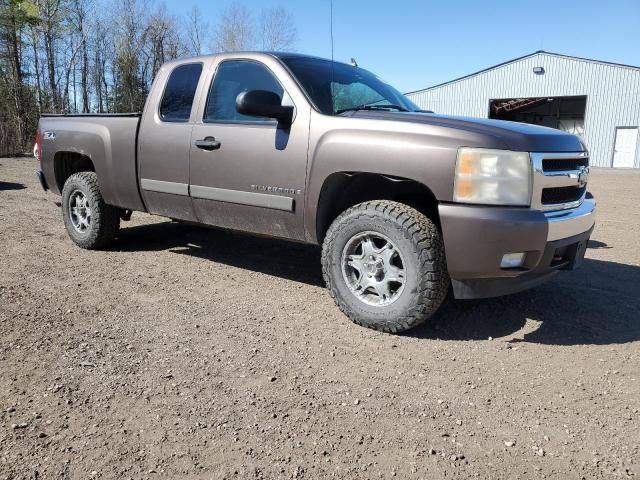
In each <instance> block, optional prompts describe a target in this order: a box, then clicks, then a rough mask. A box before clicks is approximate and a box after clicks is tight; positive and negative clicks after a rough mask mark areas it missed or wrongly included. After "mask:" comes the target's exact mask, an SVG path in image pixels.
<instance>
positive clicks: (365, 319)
mask: <svg viewBox="0 0 640 480" xmlns="http://www.w3.org/2000/svg"><path fill="white" fill-rule="evenodd" d="M322 271H323V275H324V279H325V282H326V283H327V286H328V288H329V291H330V292H331V296H332V297H333V299H334V300H335V302H336V304H337V305H338V307H340V309H341V310H342V311H343V312H344V313H345V314H346V315H347V316H348V317H349V318H350V319H351V320H352V321H353V322H355V323H357V324H358V325H362V326H365V327H369V328H373V329H376V330H381V331H384V332H391V333H397V332H403V331H406V330H409V329H411V328H413V327H415V326H417V325H419V324H420V323H422V322H424V321H425V320H427V319H428V318H429V317H431V315H433V314H434V313H435V312H436V310H437V309H438V308H439V307H440V305H441V304H442V302H443V301H444V299H445V298H446V296H447V291H448V288H449V275H448V273H447V267H446V261H445V255H444V245H443V242H442V236H441V234H440V232H439V231H438V228H437V227H436V225H435V224H434V223H433V222H432V221H431V220H430V219H429V218H427V217H426V216H425V215H423V214H422V213H420V212H418V211H417V210H415V209H413V208H411V207H409V206H407V205H404V204H402V203H398V202H392V201H386V200H377V201H371V202H365V203H361V204H358V205H355V206H354V207H351V208H350V209H348V210H346V211H345V212H344V213H342V214H341V215H340V216H339V217H338V218H337V219H336V220H335V221H334V222H333V223H332V224H331V227H330V228H329V230H328V232H327V235H326V237H325V240H324V243H323V246H322Z"/></svg>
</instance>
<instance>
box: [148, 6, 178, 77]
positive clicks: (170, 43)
mask: <svg viewBox="0 0 640 480" xmlns="http://www.w3.org/2000/svg"><path fill="white" fill-rule="evenodd" d="M178 32H179V30H178V22H177V20H176V19H175V18H174V17H173V16H171V15H169V14H168V13H167V9H166V7H165V5H164V4H161V5H160V7H159V8H158V9H157V10H156V11H154V12H153V13H152V14H151V16H150V17H149V19H148V20H147V23H146V26H145V28H144V32H143V34H142V42H143V44H144V54H145V56H146V59H145V60H146V61H145V62H144V63H145V73H147V75H145V76H144V77H143V78H144V80H145V82H146V84H147V86H150V85H151V82H152V81H153V77H155V75H156V73H157V72H158V70H160V67H162V64H163V63H165V62H167V61H169V60H174V59H176V58H178V56H179V55H180V53H182V51H183V50H184V47H183V44H182V41H181V38H180V36H179V35H178ZM149 66H150V67H151V68H150V69H149Z"/></svg>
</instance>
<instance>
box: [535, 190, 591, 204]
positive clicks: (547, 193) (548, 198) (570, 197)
mask: <svg viewBox="0 0 640 480" xmlns="http://www.w3.org/2000/svg"><path fill="white" fill-rule="evenodd" d="M586 190H587V187H586V186H583V187H574V186H570V187H555V188H544V189H542V204H543V205H555V204H558V203H570V202H576V201H578V200H580V199H581V198H582V196H583V195H584V193H585V192H586Z"/></svg>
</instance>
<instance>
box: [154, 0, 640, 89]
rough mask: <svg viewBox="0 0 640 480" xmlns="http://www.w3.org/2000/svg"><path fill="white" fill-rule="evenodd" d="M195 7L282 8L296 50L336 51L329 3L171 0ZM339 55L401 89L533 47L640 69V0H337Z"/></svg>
mask: <svg viewBox="0 0 640 480" xmlns="http://www.w3.org/2000/svg"><path fill="white" fill-rule="evenodd" d="M165 3H166V5H167V7H168V9H169V10H170V11H172V12H173V13H175V14H179V15H180V14H184V13H186V12H187V11H189V10H190V9H191V8H192V7H193V6H194V5H197V6H198V7H199V9H200V11H201V12H202V15H203V16H204V17H205V19H206V20H207V22H208V23H209V24H210V26H211V28H213V27H214V26H215V24H216V15H217V14H218V13H220V12H221V11H222V10H223V9H224V8H225V7H226V6H228V5H231V4H233V3H239V4H242V5H245V6H246V7H247V8H248V9H249V10H251V11H253V12H256V13H259V12H260V11H261V10H262V9H263V8H265V7H274V6H283V7H285V8H286V9H287V10H288V11H289V12H290V14H291V16H292V17H293V20H294V22H295V25H296V28H297V30H298V41H297V44H296V49H295V50H296V51H298V52H300V53H307V54H311V55H317V56H321V57H326V58H330V57H331V36H330V32H331V29H330V26H331V24H330V18H331V16H330V0H315V1H311V0H238V1H233V0H229V1H226V0H165ZM333 35H334V56H335V59H336V60H340V61H346V62H348V61H349V60H350V59H351V58H352V57H353V58H355V59H356V61H357V62H358V64H359V66H361V67H363V68H366V69H367V70H370V71H372V72H374V73H375V74H377V75H378V76H380V77H381V78H382V79H384V80H385V81H386V82H388V83H390V84H392V85H394V86H395V87H396V88H398V89H399V90H401V91H403V92H408V91H412V90H418V89H421V88H426V87H429V86H432V85H435V84H438V83H442V82H445V81H448V80H452V79H454V78H457V77H460V76H463V75H467V74H469V73H473V72H475V71H478V70H482V69H484V68H487V67H490V66H492V65H495V64H498V63H502V62H504V61H508V60H511V59H513V58H516V57H520V56H522V55H526V54H529V53H532V52H534V51H536V50H546V51H550V52H554V53H562V54H565V55H574V56H579V57H586V58H593V59H597V60H605V61H609V62H616V63H624V64H628V65H636V66H640V0H607V1H603V0H581V1H576V0H555V1H554V0H510V1H507V0H495V1H494V0H485V1H472V0H459V1H433V0H396V1H388V0H370V1H366V0H333Z"/></svg>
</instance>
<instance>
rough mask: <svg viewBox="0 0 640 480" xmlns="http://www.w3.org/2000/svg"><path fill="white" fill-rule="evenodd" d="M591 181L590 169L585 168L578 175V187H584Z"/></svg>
mask: <svg viewBox="0 0 640 480" xmlns="http://www.w3.org/2000/svg"><path fill="white" fill-rule="evenodd" d="M588 181H589V167H585V168H583V169H582V171H581V172H580V173H579V174H578V185H580V186H581V187H584V186H585V185H586V184H587V182H588Z"/></svg>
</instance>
